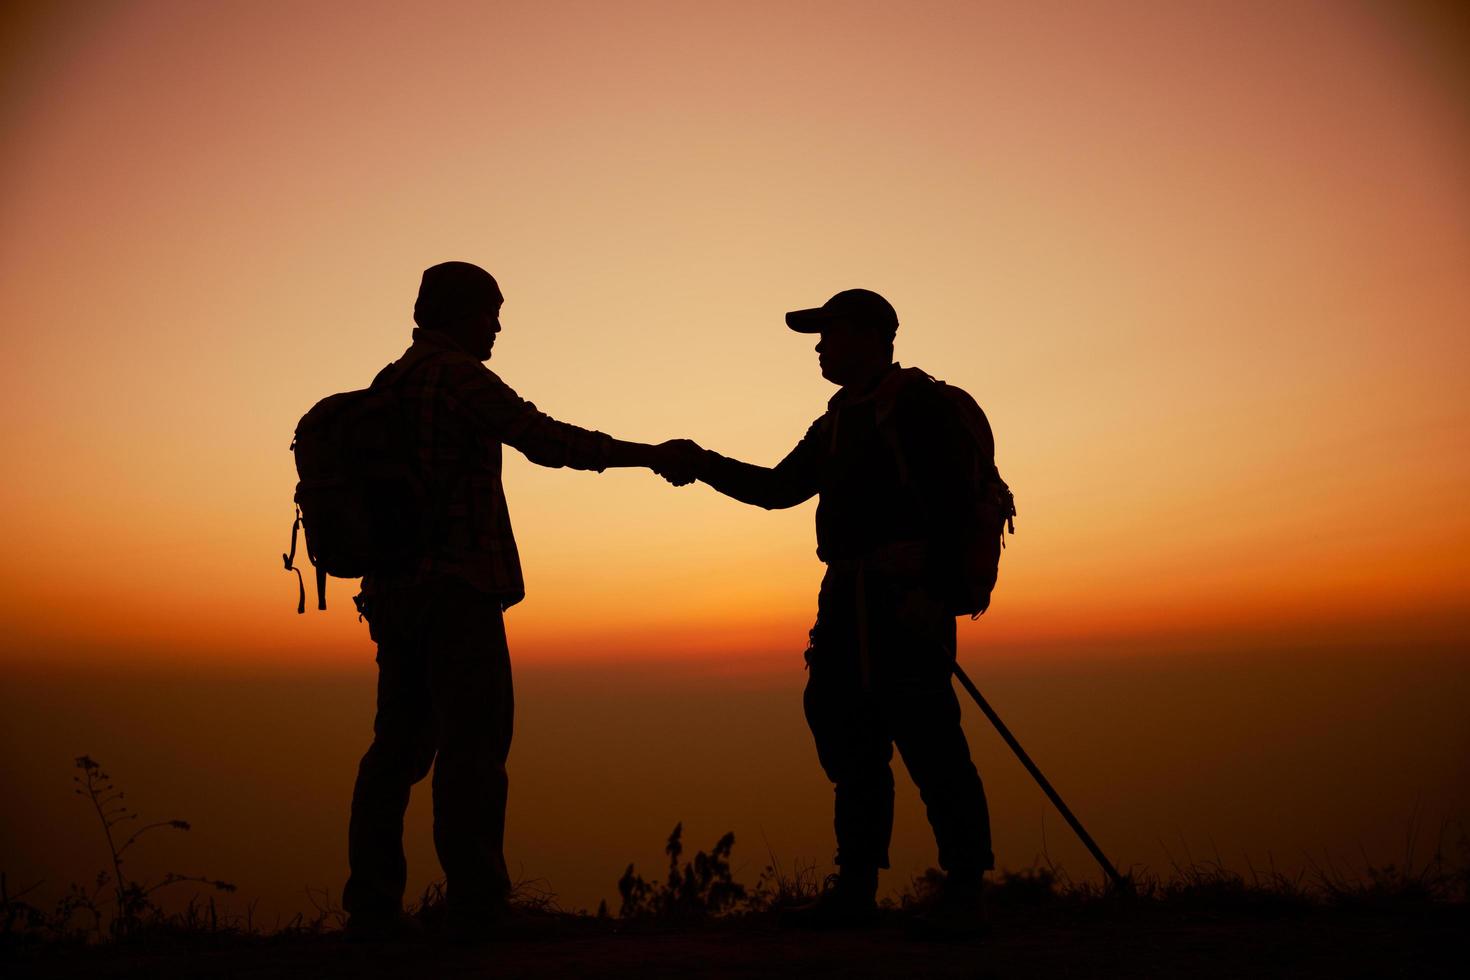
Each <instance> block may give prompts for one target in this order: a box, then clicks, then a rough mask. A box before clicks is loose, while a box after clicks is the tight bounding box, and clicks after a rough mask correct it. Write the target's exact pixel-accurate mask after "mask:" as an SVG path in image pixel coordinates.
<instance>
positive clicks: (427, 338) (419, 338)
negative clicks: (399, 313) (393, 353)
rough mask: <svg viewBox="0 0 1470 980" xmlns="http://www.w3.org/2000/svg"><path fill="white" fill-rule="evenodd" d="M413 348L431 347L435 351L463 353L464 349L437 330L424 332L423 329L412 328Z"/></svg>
mask: <svg viewBox="0 0 1470 980" xmlns="http://www.w3.org/2000/svg"><path fill="white" fill-rule="evenodd" d="M412 336H413V343H414V346H416V347H417V346H420V345H422V346H424V347H432V348H434V349H435V350H453V351H459V352H460V353H461V354H463V353H464V348H462V347H460V346H459V345H458V344H456V343H455V342H454V341H453V340H452V339H451V338H450V337H449V335H448V334H445V333H444V332H442V331H439V330H425V329H424V328H423V327H414V328H413V335H412Z"/></svg>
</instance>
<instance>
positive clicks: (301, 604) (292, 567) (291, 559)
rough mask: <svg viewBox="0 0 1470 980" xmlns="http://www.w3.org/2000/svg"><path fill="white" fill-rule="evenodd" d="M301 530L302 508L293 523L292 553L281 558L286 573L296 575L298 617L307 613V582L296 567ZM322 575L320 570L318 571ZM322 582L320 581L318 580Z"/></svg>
mask: <svg viewBox="0 0 1470 980" xmlns="http://www.w3.org/2000/svg"><path fill="white" fill-rule="evenodd" d="M300 530H301V508H300V507H297V508H296V520H294V521H292V522H291V553H290V554H285V555H282V556H281V561H283V562H285V564H286V571H288V572H295V573H296V588H297V590H298V592H299V594H298V597H297V599H296V614H297V615H298V616H300V615H304V614H305V613H306V582H305V581H304V580H303V579H302V578H301V569H299V568H297V567H296V534H297V532H298V531H300ZM318 574H320V570H318ZM318 581H320V580H318Z"/></svg>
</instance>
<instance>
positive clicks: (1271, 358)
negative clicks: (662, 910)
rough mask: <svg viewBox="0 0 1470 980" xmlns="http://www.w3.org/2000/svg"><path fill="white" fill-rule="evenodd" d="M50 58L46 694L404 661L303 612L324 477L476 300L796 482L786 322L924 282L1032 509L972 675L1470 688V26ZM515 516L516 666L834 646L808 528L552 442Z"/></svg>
mask: <svg viewBox="0 0 1470 980" xmlns="http://www.w3.org/2000/svg"><path fill="white" fill-rule="evenodd" d="M3 25H4V32H3V38H0V43H3V48H0V53H3V60H0V72H3V75H0V79H3V87H0V127H3V133H4V141H3V146H4V148H3V150H0V324H3V328H0V329H3V338H4V356H3V358H0V410H3V414H4V418H5V420H6V421H5V424H4V426H3V427H0V458H3V459H4V468H5V469H4V472H5V479H4V480H3V481H0V532H3V539H4V541H5V544H6V548H5V551H6V555H5V558H4V561H3V563H0V621H3V627H4V628H3V631H0V635H3V637H4V640H3V643H0V663H6V664H9V665H12V666H18V665H25V666H26V667H27V669H34V668H39V667H52V666H62V665H75V666H88V665H119V664H130V665H136V664H140V663H150V664H156V665H165V666H167V665H178V664H187V665H190V669H202V668H204V667H208V666H211V665H214V666H225V667H230V666H233V667H239V666H242V665H261V664H269V665H275V666H293V665H294V666H296V667H300V668H303V669H306V668H309V669H313V670H315V669H318V668H322V669H327V668H332V669H336V668H346V667H352V668H362V669H368V668H370V658H371V650H370V645H369V641H368V638H367V634H366V628H365V627H364V626H363V625H362V624H360V623H359V622H358V620H357V617H356V614H355V612H354V611H353V609H352V604H351V602H350V599H349V597H350V596H351V594H352V592H353V591H354V584H353V583H346V582H342V581H335V580H334V581H333V582H332V584H331V586H330V589H329V609H328V611H327V612H326V613H318V612H316V611H315V609H311V608H309V609H308V614H307V615H305V616H297V615H296V614H295V604H296V581H295V578H294V576H290V575H288V574H286V573H285V572H284V571H282V569H281V565H280V552H281V551H283V550H284V549H285V547H286V545H287V543H288V536H289V528H290V521H291V517H292V504H291V494H292V489H293V485H294V482H295V473H294V468H293V461H292V458H291V454H290V453H289V452H288V451H287V446H288V444H289V443H290V441H291V435H292V431H293V429H294V426H295V424H296V421H297V419H298V418H299V417H300V416H301V414H302V413H303V412H304V411H305V410H306V409H307V408H308V407H310V405H311V404H312V403H313V402H315V401H316V400H317V399H318V398H320V397H322V396H324V395H326V394H329V393H332V392H335V391H340V390H345V389H349V388H356V387H361V386H363V385H365V384H366V383H367V382H368V381H369V380H370V378H371V377H372V375H373V374H374V372H375V371H376V370H377V369H378V368H379V367H381V366H382V365H383V364H384V363H386V362H387V361H389V360H391V359H393V358H395V357H396V356H397V355H398V354H399V353H400V352H401V351H402V349H403V348H404V347H405V346H406V344H407V342H408V331H409V329H410V327H411V322H410V311H411V308H412V303H413V298H414V293H415V290H416V288H417V284H418V277H419V274H420V272H421V270H422V269H423V268H424V267H425V266H427V265H430V264H433V263H435V262H439V261H442V260H445V259H450V258H455V259H465V260H469V261H473V262H477V263H479V264H481V265H483V266H485V267H486V268H488V269H489V270H491V271H492V272H493V273H494V274H495V275H496V276H497V278H498V279H499V280H500V283H501V285H502V287H503V289H504V292H505V295H506V305H505V309H504V312H503V317H502V322H503V324H504V327H505V332H504V333H503V334H502V335H501V338H500V340H499V342H498V343H497V346H496V349H495V354H494V359H493V360H492V361H491V362H490V366H491V368H492V369H493V370H495V371H496V372H498V373H499V374H500V375H501V377H502V378H504V379H505V380H506V381H507V382H508V383H509V384H510V385H511V386H512V387H514V388H515V389H516V390H517V391H519V392H520V393H521V394H522V395H523V396H525V397H527V398H529V399H531V400H532V401H534V402H535V403H536V404H537V406H538V407H540V408H541V409H542V410H544V411H546V412H548V413H549V414H551V415H553V416H554V417H556V418H559V419H563V420H565V421H569V422H574V423H577V424H580V425H584V426H587V427H590V428H597V429H601V430H603V431H605V432H608V433H610V434H612V435H614V436H617V437H619V438H624V439H636V440H640V441H651V442H657V441H662V440H663V439H666V438H671V437H676V436H682V437H690V438H693V439H696V440H698V441H699V442H701V443H702V444H704V445H706V446H709V447H710V448H714V449H717V450H719V451H721V452H724V453H726V454H729V455H735V456H739V457H741V458H745V459H748V460H751V461H754V462H760V463H765V464H770V463H774V462H775V461H776V460H777V459H779V458H780V457H781V456H782V455H784V454H785V453H786V451H787V450H789V449H790V448H791V446H792V445H794V444H795V442H796V440H797V439H798V438H799V437H800V436H801V434H802V433H803V432H804V431H805V429H806V427H807V425H808V424H809V423H810V422H811V420H812V419H813V418H815V417H816V416H817V415H818V414H820V413H821V411H822V410H823V407H824V403H825V401H826V399H827V398H828V397H829V396H830V395H831V394H832V388H831V386H830V385H829V384H828V383H827V382H825V381H823V380H822V378H821V377H820V375H819V374H818V372H817V366H816V357H815V354H814V353H813V352H812V340H811V338H808V337H804V336H799V335H796V334H793V333H791V332H789V331H787V330H786V329H785V327H784V325H783V323H782V314H783V312H784V311H786V310H788V309H793V308H797V307H803V306H813V305H817V304H819V303H821V302H822V301H823V300H825V299H826V298H827V296H829V295H830V294H831V293H833V292H835V291H837V290H839V289H843V288H847V287H851V286H864V287H868V288H871V289H876V290H878V291H879V292H882V293H883V294H884V295H885V296H887V297H888V298H889V299H890V300H891V301H892V302H893V304H894V306H895V307H896V308H897V310H898V313H899V316H900V320H901V321H902V326H901V328H900V331H899V335H898V342H897V355H898V359H899V360H900V361H901V362H902V363H905V364H912V365H916V366H919V367H922V368H924V369H925V370H927V371H929V372H930V373H931V374H934V375H935V376H937V377H940V378H943V379H946V380H948V381H950V382H952V383H955V384H959V385H961V386H962V387H964V388H965V389H967V390H968V391H970V392H971V393H972V394H974V395H975V397H976V398H977V400H978V401H979V402H980V404H981V405H982V406H983V407H984V408H985V409H986V411H987V413H988V415H989V417H990V420H991V422H992V425H993V427H994V429H995V432H996V437H997V446H998V452H997V458H998V462H999V465H1000V469H1001V472H1002V473H1003V474H1004V476H1005V477H1006V479H1007V480H1008V481H1009V482H1010V483H1011V485H1012V487H1013V488H1014V489H1015V492H1016V496H1017V501H1018V507H1019V511H1020V514H1019V518H1018V520H1017V525H1018V532H1019V533H1018V535H1017V536H1016V537H1015V538H1014V539H1013V540H1012V542H1011V545H1010V548H1009V549H1008V550H1007V552H1006V553H1005V557H1004V559H1003V562H1002V569H1001V580H1000V586H999V589H998V591H997V594H996V598H995V603H994V605H993V607H992V611H991V612H990V613H989V614H987V615H986V616H985V617H984V618H983V619H982V620H981V621H979V622H977V623H969V622H965V623H962V624H961V631H960V636H961V648H962V651H964V653H965V655H966V656H967V657H969V658H979V660H980V662H985V659H984V658H986V657H991V658H994V659H995V660H996V662H1001V661H1005V660H1007V659H1008V658H1009V659H1011V660H1015V659H1023V660H1025V661H1026V662H1028V663H1038V662H1040V663H1044V662H1046V658H1049V657H1050V658H1061V657H1071V656H1075V655H1078V654H1079V653H1081V654H1087V653H1088V651H1095V650H1102V649H1104V648H1106V649H1111V650H1150V651H1160V652H1168V651H1171V650H1174V651H1183V650H1189V651H1196V652H1198V651H1217V652H1219V651H1226V652H1228V651H1230V650H1235V649H1265V648H1267V647H1269V648H1273V649H1275V648H1277V647H1280V648H1282V649H1285V648H1287V647H1290V648H1292V649H1295V650H1304V649H1323V648H1331V647H1333V645H1334V644H1341V643H1355V644H1360V645H1361V644H1364V643H1374V644H1378V645H1379V648H1380V649H1382V650H1385V651H1392V650H1394V649H1396V645H1398V644H1410V645H1414V646H1416V647H1430V648H1433V649H1434V650H1437V651H1439V653H1438V655H1439V656H1441V657H1443V658H1445V659H1446V660H1447V661H1449V662H1453V663H1455V664H1458V665H1460V666H1459V668H1457V669H1461V670H1463V667H1464V665H1465V663H1466V661H1465V659H1464V658H1465V655H1466V640H1467V638H1470V453H1467V449H1470V395H1467V386H1466V377H1467V367H1470V330H1467V325H1470V275H1467V270H1470V111H1467V105H1470V86H1467V85H1466V74H1465V69H1464V63H1465V62H1464V61H1463V60H1462V54H1463V51H1464V49H1463V47H1462V46H1461V45H1460V41H1461V40H1462V39H1463V38H1464V36H1465V35H1464V32H1463V26H1464V18H1463V15H1458V14H1454V13H1445V12H1442V10H1441V8H1440V7H1439V6H1437V5H1432V4H1393V3H1382V4H1378V3H1358V2H1349V0H1343V2H1328V0H1323V2H1289V3H1235V2H1189V3H1175V2H1163V0H1160V2H1119V3H1096V4H1093V3H1051V2H1040V3H1033V2H1026V3H1020V2H1018V3H981V2H948V3H947V2H934V3H925V2H920V3H870V2H850V3H835V2H812V3H807V2H781V3H765V2H749V0H746V2H740V3H723V2H711V3H681V2H661V3H660V2H626V3H624V2H555V0H553V2H541V3H506V4H490V3H437V2H431V3H425V4H412V5H410V4H401V3H376V2H365V3H356V2H355V3H345V2H344V3H326V2H320V3H304V4H303V3H274V2H259V0H253V2H249V3H243V2H239V3H237V2H223V3H186V2H139V3H100V2H99V3H57V4H45V5H41V4H36V5H17V6H15V7H12V8H10V9H9V10H8V11H7V12H6V13H5V14H4V21H3ZM505 484H506V490H507V496H508V499H509V502H510V507H511V513H512V517H513V520H514V523H515V528H516V533H517V538H518V540H519V543H520V548H521V553H522V556H523V560H524V565H525V573H526V579H527V586H528V596H527V598H526V600H525V602H524V603H522V604H521V605H520V606H517V607H516V608H515V609H514V610H512V611H511V612H510V613H509V614H508V618H507V624H508V630H509V633H510V637H511V643H512V652H513V655H514V657H515V659H516V662H517V664H518V666H532V667H534V666H536V665H547V666H550V665H557V664H574V663H575V664H587V663H589V662H596V663H598V664H603V665H606V664H613V663H618V662H622V661H625V660H629V659H640V660H648V659H655V660H658V659H662V660H665V661H667V660H671V659H673V660H678V661H680V662H682V664H683V665H684V667H685V668H688V669H692V670H694V671H695V672H696V673H698V672H700V671H703V672H707V673H709V672H713V673H716V674H719V675H721V676H724V675H728V674H731V673H738V674H742V675H749V674H751V673H752V672H754V673H760V672H761V671H765V670H768V667H767V665H768V664H770V663H775V662H779V663H781V664H782V665H783V667H784V666H789V663H790V662H791V661H794V660H795V659H796V658H798V657H799V654H800V650H801V649H802V647H803V645H804V642H805V631H806V629H807V627H808V625H809V623H810V620H811V618H812V615H813V609H814V605H815V589H816V584H817V581H818V580H819V578H820V575H821V566H820V565H819V563H818V562H817V560H816V557H815V553H814V535H813V529H812V510H813V504H812V503H810V502H809V503H808V504H806V505H803V506H801V507H798V508H795V509H793V510H790V511H785V512H779V513H767V512H764V511H760V510H756V509H753V508H747V507H744V506H742V505H738V504H735V503H733V502H730V501H728V500H726V499H725V498H722V497H720V496H719V495H717V494H716V493H714V492H713V491H712V490H710V489H709V488H707V487H703V486H698V485H696V486H693V487H688V488H684V489H674V488H671V487H669V486H668V485H666V484H665V483H664V482H663V481H662V480H660V479H659V478H657V477H656V476H654V475H652V474H650V473H648V472H646V471H618V472H609V473H606V474H603V475H596V474H589V473H580V472H573V471H567V470H548V469H543V468H538V467H536V466H533V465H532V464H530V463H528V462H527V461H526V460H525V459H523V458H522V457H520V456H519V455H518V454H516V453H514V452H509V453H508V454H507V459H506V466H505ZM308 588H310V576H309V574H308ZM309 605H310V603H309ZM1178 655H1179V656H1185V655H1186V654H1184V653H1179V654H1178ZM1388 655H1390V654H1385V656H1388ZM1098 656H1102V654H1098ZM794 683H795V682H794ZM1453 732H1454V739H1455V741H1454V742H1453V744H1450V745H1448V746H1441V747H1439V748H1437V749H1436V751H1440V750H1441V749H1442V750H1443V751H1444V752H1446V753H1448V755H1449V756H1452V757H1453V758H1454V759H1457V760H1460V762H1458V763H1456V765H1460V766H1461V770H1463V762H1464V760H1466V759H1467V758H1470V749H1467V747H1470V732H1467V730H1466V728H1465V727H1464V725H1463V724H1461V725H1460V726H1459V727H1458V728H1456V729H1453ZM12 737H13V738H17V739H18V735H15V734H14V733H12ZM12 747H13V746H12ZM800 748H801V751H802V752H806V753H809V746H805V745H802V746H801V747H800ZM81 749H86V746H82V747H80V749H79V751H80V750H81ZM803 763H804V764H808V763H809V765H807V769H804V770H803V773H804V774H805V775H806V776H808V777H809V778H810V779H811V780H812V781H813V782H817V781H820V774H819V773H818V772H817V770H816V767H815V763H814V762H811V760H807V759H805V756H803ZM1461 770H1457V771H1461ZM349 775H350V773H349ZM343 805H344V806H345V800H344V801H343ZM514 806H515V802H514V798H513V802H512V807H513V808H514ZM344 812H345V811H344ZM669 822H670V823H672V819H671V820H670V821H669ZM719 829H723V828H719ZM711 840H713V837H711Z"/></svg>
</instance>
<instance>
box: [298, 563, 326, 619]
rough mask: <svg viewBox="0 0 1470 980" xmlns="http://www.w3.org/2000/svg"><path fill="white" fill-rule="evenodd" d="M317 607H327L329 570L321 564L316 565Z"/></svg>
mask: <svg viewBox="0 0 1470 980" xmlns="http://www.w3.org/2000/svg"><path fill="white" fill-rule="evenodd" d="M302 601H305V600H304V599H303V600H302ZM316 607H317V608H318V609H325V608H327V570H326V569H325V568H323V567H322V566H320V565H318V566H316Z"/></svg>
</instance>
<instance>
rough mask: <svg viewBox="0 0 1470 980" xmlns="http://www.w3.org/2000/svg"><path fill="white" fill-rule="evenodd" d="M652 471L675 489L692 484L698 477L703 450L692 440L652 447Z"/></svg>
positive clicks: (679, 440)
mask: <svg viewBox="0 0 1470 980" xmlns="http://www.w3.org/2000/svg"><path fill="white" fill-rule="evenodd" d="M653 451H654V462H653V466H652V467H651V468H652V470H653V471H654V472H655V473H657V474H658V475H659V476H661V477H663V478H664V479H665V480H668V481H669V482H670V483H672V484H673V485H674V486H676V487H682V486H685V485H686V484H689V483H693V482H694V481H695V480H696V479H697V478H698V477H699V470H700V467H701V464H702V463H703V461H704V449H703V448H701V447H700V445H699V444H698V443H696V442H694V441H693V440H692V439H670V440H669V441H668V442H664V443H660V444H659V445H657V446H655V447H653Z"/></svg>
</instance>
